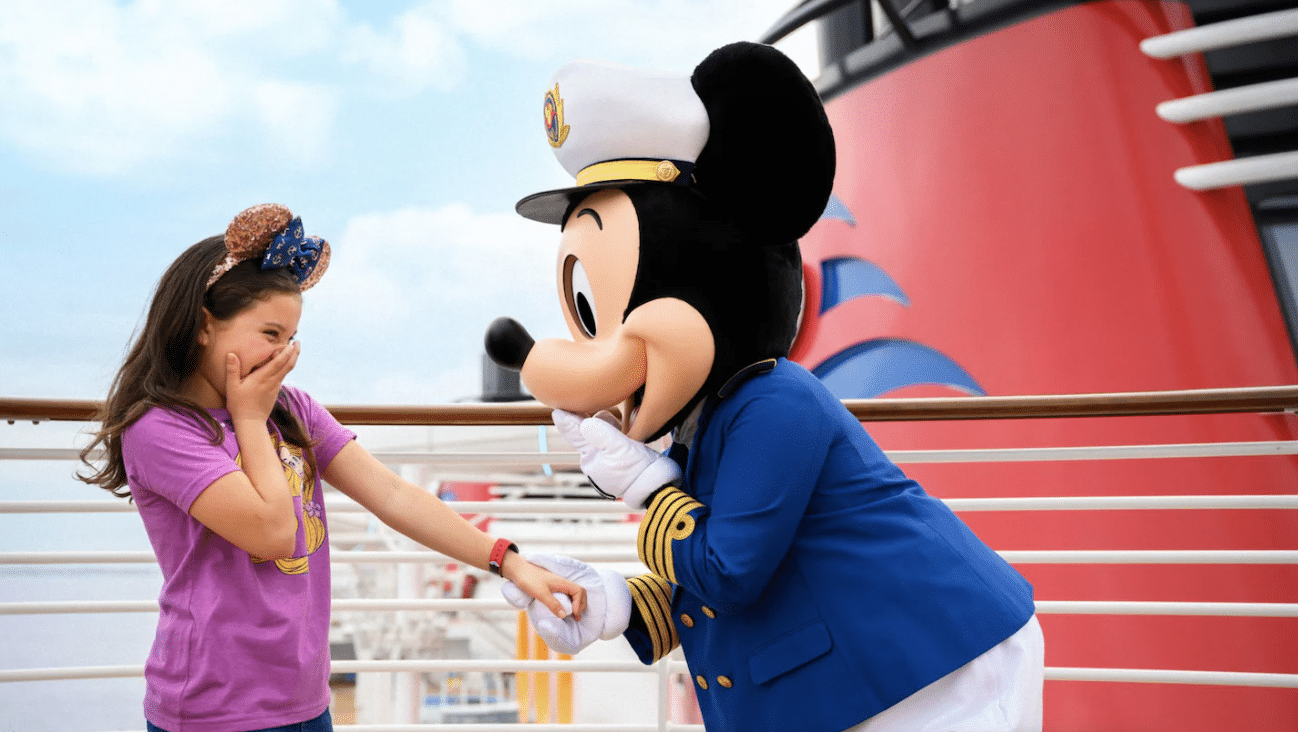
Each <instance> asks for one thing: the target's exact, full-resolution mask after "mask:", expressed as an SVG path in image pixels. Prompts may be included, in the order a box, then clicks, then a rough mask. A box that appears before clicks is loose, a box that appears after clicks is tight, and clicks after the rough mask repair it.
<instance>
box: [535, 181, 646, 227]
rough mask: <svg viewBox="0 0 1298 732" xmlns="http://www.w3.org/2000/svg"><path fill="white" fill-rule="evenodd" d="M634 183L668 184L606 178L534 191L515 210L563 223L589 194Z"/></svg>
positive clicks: (537, 218) (550, 222)
mask: <svg viewBox="0 0 1298 732" xmlns="http://www.w3.org/2000/svg"><path fill="white" fill-rule="evenodd" d="M633 185H666V184H663V183H657V182H655V181H645V180H639V179H636V178H627V179H622V180H604V181H600V182H598V183H590V184H587V185H584V186H573V187H571V188H556V189H554V190H552V191H541V192H540V193H533V194H532V195H530V196H524V197H523V198H522V199H520V200H519V202H518V203H516V204H514V210H515V211H517V212H518V214H519V215H520V216H522V217H523V218H525V219H531V220H532V221H539V222H541V223H543V224H562V223H563V215H564V214H566V213H567V212H568V209H569V208H570V207H572V206H573V205H574V204H575V203H577V202H578V201H580V200H581V199H583V198H585V197H586V196H589V195H590V194H592V193H595V192H596V191H603V190H607V189H609V188H626V187H627V186H633Z"/></svg>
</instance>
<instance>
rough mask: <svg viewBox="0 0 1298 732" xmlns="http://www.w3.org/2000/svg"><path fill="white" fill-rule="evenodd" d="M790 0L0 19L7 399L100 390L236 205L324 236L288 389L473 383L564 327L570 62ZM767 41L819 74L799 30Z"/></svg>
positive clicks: (232, 2) (84, 1)
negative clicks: (556, 128) (534, 201)
mask: <svg viewBox="0 0 1298 732" xmlns="http://www.w3.org/2000/svg"><path fill="white" fill-rule="evenodd" d="M795 4H796V0H551V1H550V2H545V3H539V2H535V1H534V0H497V1H491V0H432V1H429V2H413V1H403V0H374V1H372V2H361V1H359V0H350V1H348V0H137V1H135V2H112V1H111V0H46V1H45V2H40V3H12V4H10V5H8V6H7V7H6V8H5V12H4V13H3V14H0V255H2V256H0V397H25V398H51V399H102V398H103V397H104V395H105V394H106V392H107V389H108V386H109V384H110V382H111V380H112V378H113V376H114V375H115V373H116V372H117V369H118V368H119V367H120V365H121V361H122V358H123V356H124V355H125V353H126V350H127V348H128V346H129V344H130V342H131V340H132V338H133V337H134V334H135V333H136V331H137V329H138V328H139V327H140V326H141V325H142V323H143V315H144V312H145V310H146V309H147V306H148V302H149V298H150V297H151V295H152V291H153V288H154V286H155V285H156V283H157V280H158V278H159V276H160V275H161V274H162V272H163V271H164V270H165V269H166V267H167V266H168V265H169V264H170V263H171V262H172V260H173V259H174V258H175V257H176V256H177V255H178V254H180V252H181V251H183V250H184V249H185V248H186V247H188V246H189V245H190V244H193V243H194V242H196V241H198V240H200V239H203V238H205V237H207V236H211V235H213V234H219V233H222V232H224V230H225V227H226V225H227V224H228V223H229V221H230V219H231V218H233V217H234V215H235V214H237V213H238V212H239V211H241V210H243V209H244V208H247V207H249V206H252V205H254V204H258V203H266V202H276V203H283V204H285V205H287V206H288V207H289V208H290V209H292V211H293V212H294V214H296V215H298V216H301V217H302V220H303V223H304V224H305V228H306V232H307V233H308V234H310V235H315V236H321V237H323V238H325V239H327V240H328V241H329V242H330V246H331V249H332V255H333V256H332V261H331V263H330V266H329V270H328V273H327V274H326V275H325V277H324V279H323V280H322V281H321V282H320V284H318V285H317V286H316V287H315V288H313V289H312V290H310V291H308V292H307V293H305V294H304V305H303V316H302V320H301V323H300V327H299V333H298V340H299V341H300V342H301V343H302V356H301V359H300V360H299V362H298V365H297V367H296V369H295V370H294V371H293V372H292V373H291V374H290V375H289V377H288V379H287V381H288V382H290V383H293V384H295V385H297V386H300V387H302V388H305V389H307V390H308V391H309V392H311V393H312V395H313V396H315V397H316V398H317V399H318V400H320V401H322V402H324V403H326V404H432V403H442V402H451V401H457V400H463V399H471V398H473V397H474V396H476V395H478V394H480V393H481V374H482V358H483V356H482V336H483V333H484V331H485V330H486V327H487V325H488V324H489V323H490V322H491V321H492V320H493V319H494V318H496V317H497V316H501V315H509V316H511V317H514V318H517V319H518V320H520V321H521V322H523V323H524V325H526V326H527V327H528V329H529V330H530V331H531V332H532V334H533V335H534V336H537V337H547V336H562V337H567V335H566V334H567V331H566V328H565V327H564V325H563V320H562V316H561V314H560V310H559V301H558V295H557V294H556V292H555V275H554V267H555V252H556V250H557V246H558V231H557V228H556V227H552V226H546V225H543V224H538V223H534V222H531V221H528V220H525V219H523V218H522V217H520V216H518V215H517V214H516V213H514V204H515V203H516V202H517V200H518V199H519V198H522V197H523V196H525V195H528V194H530V193H534V192H537V191H540V190H546V189H550V188H556V187H562V186H565V185H568V184H569V182H570V180H571V179H570V178H569V177H568V176H567V174H566V173H565V172H564V171H563V169H562V167H560V165H559V164H558V163H557V161H555V159H554V157H553V155H552V153H551V149H550V147H549V145H548V144H547V143H546V140H545V135H544V131H543V127H542V124H541V100H542V96H543V94H544V92H545V90H546V88H547V85H548V81H549V79H550V77H551V75H552V74H553V73H554V71H555V70H557V69H558V68H559V67H560V66H561V65H562V64H564V63H566V62H567V61H570V60H574V59H578V58H590V59H598V60H604V61H612V62H617V63H622V64H628V65H632V66H637V67H641V68H645V69H652V70H657V71H666V72H677V73H681V74H688V73H689V72H690V71H691V70H692V69H693V67H694V66H695V65H696V64H697V63H698V62H699V61H701V60H702V59H703V58H704V57H705V56H706V55H707V54H708V53H709V52H710V51H711V50H713V49H714V48H717V47H719V46H722V45H724V44H726V43H730V42H732V41H736V40H756V39H757V38H758V37H759V36H760V35H761V34H762V33H763V32H764V31H765V30H767V29H768V28H770V27H771V26H772V25H773V24H774V23H775V22H776V21H777V20H778V19H779V18H780V17H781V16H782V15H783V14H784V13H785V12H786V11H788V10H789V9H790V8H791V7H793V6H794V5H795ZM779 47H780V48H781V49H782V50H784V51H785V52H786V53H788V54H789V55H790V56H791V57H792V58H794V60H796V61H798V62H799V63H800V64H801V65H803V66H804V69H806V70H807V72H808V74H809V75H810V76H812V77H813V78H814V76H815V70H814V68H813V67H812V65H813V64H814V56H815V48H814V37H812V34H811V32H809V31H804V32H799V33H797V34H795V35H794V36H792V37H790V38H789V39H788V40H787V41H782V42H781V43H780V44H779Z"/></svg>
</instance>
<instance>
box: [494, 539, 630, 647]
mask: <svg viewBox="0 0 1298 732" xmlns="http://www.w3.org/2000/svg"><path fill="white" fill-rule="evenodd" d="M524 558H525V559H527V561H529V562H531V563H532V564H535V565H536V566H538V567H542V568H545V569H548V570H550V571H551V572H554V573H555V574H557V575H559V576H560V577H563V578H564V579H569V580H572V581H573V582H576V583H577V584H579V585H581V586H582V587H583V588H585V590H586V612H585V613H583V614H582V616H581V620H573V618H572V614H571V613H572V605H571V601H570V600H569V599H568V596H567V595H564V594H562V593H558V592H556V593H554V596H555V598H557V599H558V600H559V602H560V603H562V604H563V607H564V609H565V610H567V611H568V613H569V615H568V617H566V618H563V619H560V618H557V617H555V615H554V613H552V612H550V609H549V608H547V607H546V606H545V605H542V604H541V603H539V602H537V601H536V600H534V599H532V598H531V597H529V596H528V595H527V594H526V593H525V592H523V591H522V590H520V589H518V586H517V585H515V584H514V583H513V582H510V581H508V580H506V581H505V584H503V585H501V587H500V593H501V594H502V595H504V596H505V600H506V601H508V602H509V604H510V605H513V606H514V607H516V608H518V609H520V610H522V609H524V608H526V610H527V617H528V619H529V620H531V621H532V627H533V628H536V632H537V635H539V636H541V639H542V640H544V641H545V644H546V645H547V646H549V647H550V648H553V649H554V650H556V651H558V652H559V653H567V654H568V655H575V654H576V653H578V652H580V651H581V650H582V649H583V648H585V647H586V646H588V645H590V644H591V643H594V642H595V641H597V640H600V639H603V640H612V639H614V638H616V637H618V636H619V635H622V633H623V632H624V631H625V630H626V629H627V625H629V624H630V622H631V589H630V588H629V587H627V585H626V580H625V579H623V577H622V575H620V574H618V573H617V572H614V571H612V570H609V569H595V568H594V567H592V566H590V565H589V564H586V563H585V562H582V561H579V560H576V559H573V558H571V557H564V556H558V555H552V554H529V555H527V556H526V557H524Z"/></svg>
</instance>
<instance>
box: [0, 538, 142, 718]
mask: <svg viewBox="0 0 1298 732" xmlns="http://www.w3.org/2000/svg"><path fill="white" fill-rule="evenodd" d="M131 517H132V518H135V517H134V516H131ZM137 520H138V519H137ZM161 584H162V575H161V573H160V572H159V571H158V569H157V567H156V566H153V565H138V566H131V565H116V566H103V567H98V566H89V565H78V566H73V565H69V566H35V567H32V566H0V602H19V601H54V600H61V601H66V600H141V599H152V598H156V597H157V596H158V588H159V587H160V586H161ZM156 623H157V614H156V613H67V614H59V615H0V668H4V669H28V668H49V667H57V666H116V665H140V664H143V663H144V661H145V658H147V657H148V654H149V647H150V645H151V644H152V643H153V632H154V626H155V624H156ZM143 699H144V679H143V678H138V677H137V678H126V679H86V680H73V681H20V682H11V683H0V731H3V732H44V731H48V732H119V731H122V730H143V729H144V714H143V712H142V711H141V703H142V700H143Z"/></svg>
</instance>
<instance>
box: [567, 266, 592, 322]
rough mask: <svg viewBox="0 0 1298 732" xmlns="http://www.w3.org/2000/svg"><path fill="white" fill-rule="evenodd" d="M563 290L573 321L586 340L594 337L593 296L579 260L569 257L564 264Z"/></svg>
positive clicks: (584, 270)
mask: <svg viewBox="0 0 1298 732" xmlns="http://www.w3.org/2000/svg"><path fill="white" fill-rule="evenodd" d="M563 269H564V276H563V289H564V296H565V299H567V301H568V309H569V310H570V311H571V312H572V314H573V319H574V320H576V321H577V325H578V326H579V327H580V328H581V332H582V333H585V334H586V337H588V338H594V337H595V295H594V292H593V291H592V290H591V287H590V279H588V278H587V277H586V268H585V267H582V266H581V260H579V259H577V258H576V257H574V256H571V255H569V257H568V259H567V261H566V262H564V268H563Z"/></svg>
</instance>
